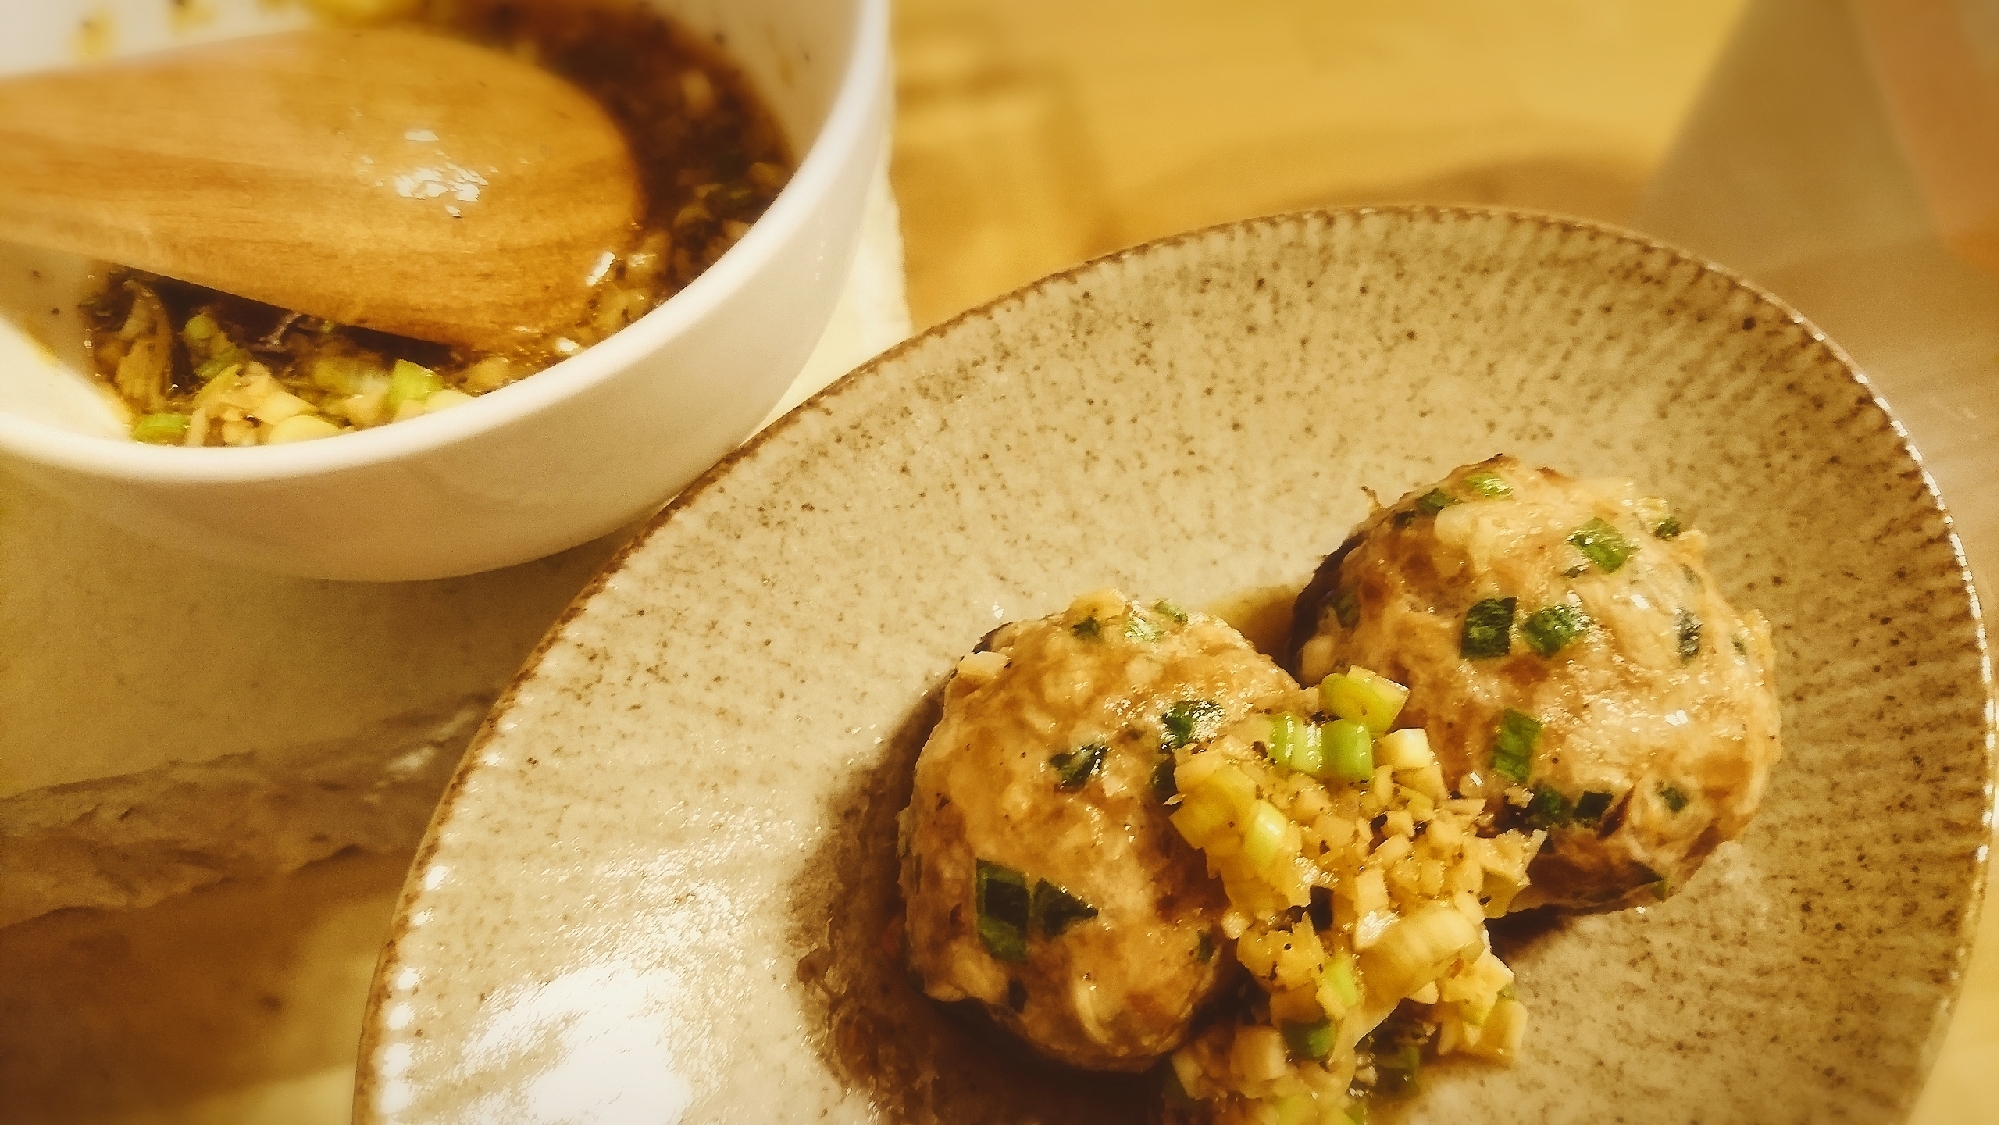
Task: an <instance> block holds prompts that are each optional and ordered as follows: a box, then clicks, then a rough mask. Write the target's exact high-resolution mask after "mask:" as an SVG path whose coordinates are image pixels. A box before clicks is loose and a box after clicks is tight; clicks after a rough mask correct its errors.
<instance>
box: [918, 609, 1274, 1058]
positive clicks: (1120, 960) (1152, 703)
mask: <svg viewBox="0 0 1999 1125" xmlns="http://www.w3.org/2000/svg"><path fill="white" fill-rule="evenodd" d="M1295 688H1296V685H1295V684H1294V683H1293V682H1292V680H1291V677H1290V676H1288V675H1286V674H1285V673H1284V671H1283V670H1282V669H1280V668H1278V667H1277V665H1276V664H1275V663H1274V662H1273V661H1271V660H1270V658H1268V657H1266V656H1264V655H1262V654H1261V653H1258V652H1257V651H1256V650H1255V649H1253V648H1251V647H1250V645H1249V643H1248V642H1247V641H1245V640H1243V638H1242V637H1241V636H1240V635H1239V634H1237V633H1236V631H1235V630H1233V629H1231V628H1229V627H1228V626H1227V625H1226V624H1223V623H1222V622H1219V621H1215V620H1213V619H1210V618H1208V617H1205V616H1203V615H1201V614H1189V613H1185V612H1183V611H1181V610H1179V609H1178V608H1176V607H1174V606H1172V605H1170V604H1168V603H1165V602H1160V603H1156V604H1155V605H1153V606H1149V607H1142V606H1140V605H1138V604H1136V603H1132V602H1128V601H1127V600H1126V599H1125V598H1124V597H1123V596H1122V595H1121V594H1118V593H1117V592H1115V591H1103V592H1100V593H1096V594H1091V595H1086V596H1084V597H1083V598H1080V599H1078V600H1077V601H1076V602H1075V603H1074V604H1072V605H1071V606H1070V607H1069V609H1068V610H1067V611H1065V612H1064V613H1061V614H1058V615H1055V616H1053V617H1048V618H1044V619H1042V620H1039V621H1031V622H1026V623H1021V624H1012V625H1006V626H1002V627H1001V628H1000V629H998V630H996V631H995V632H994V634H993V635H992V636H991V637H989V638H988V639H987V641H986V643H985V644H984V645H982V646H981V651H978V652H975V653H973V654H972V655H970V656H967V657H966V658H965V659H964V660H962V661H961V662H960V663H959V665H958V668H957V671H956V673H955V674H954V675H953V676H952V677H951V680H950V682H949V684H947V685H946V687H945V692H944V709H943V717H942V718H941V719H940V720H939V722H938V724H937V727H936V729H935V730H934V731H932V732H931V735H930V739H929V741H928V742H927V743H926V744H925V745H924V747H923V752H922V754H921V756H920V757H919V758H918V759H917V764H916V780H915V791H914V792H913V794H912V795H911V798H910V804H909V808H908V809H907V810H906V811H905V812H904V813H903V819H902V827H901V832H902V856H903V859H902V871H901V885H902V892H903V896H904V899H905V901H906V903H907V907H908V926H907V935H908V942H909V956H910V960H911V962H912V964H913V966H914V968H915V969H916V971H917V972H918V973H919V974H920V975H921V977H922V979H923V985H924V990H925V991H926V992H928V993H929V994H930V995H931V996H933V997H935V998H937V999H939V1000H960V999H964V998H967V997H969V998H972V999H975V1000H978V1001H979V1002H981V1003H982V1004H984V1005H985V1006H986V1008H987V1010H988V1011H990V1012H991V1014H992V1016H993V1018H994V1019H995V1020H997V1021H998V1022H999V1023H1000V1024H1001V1025H1003V1026H1005V1027H1007V1028H1008V1029H1010V1030H1012V1031H1013V1032H1015V1033H1016V1034H1018V1035H1019V1036H1020V1037H1021V1038H1022V1039H1023V1040H1025V1041H1026V1042H1027V1043H1029V1044H1031V1045H1032V1046H1033V1047H1035V1048H1036V1049H1037V1050H1039V1051H1040V1052H1042V1053H1043V1054H1045V1055H1048V1056H1049V1057H1051V1058H1054V1059H1057V1060H1060V1061H1062V1062H1066V1063H1070V1064H1072V1065H1075V1066H1080V1067H1087V1068H1091V1069H1098V1070H1143V1069H1145V1068H1146V1067H1148V1066H1150V1065H1151V1064H1152V1063H1153V1061H1154V1060H1155V1059H1157V1058H1158V1057H1159V1056H1160V1055H1162V1054H1164V1053H1166V1052H1168V1051H1171V1050H1172V1049H1174V1048H1175V1047H1177V1046H1178V1045H1179V1044H1180V1043H1181V1042H1182V1041H1183V1040H1184V1039H1185V1038H1186V1037H1187V1035H1188V1033H1189V1031H1190V1029H1191V1027H1192V1024H1193V1021H1194V1017H1195V1014H1196V1012H1197V1011H1198V1010H1199V1009H1200V1008H1201V1007H1202V1005H1203V1004H1204V1003H1205V1002H1207V1001H1208V1000H1209V999H1210V998H1211V997H1212V996H1214V995H1215V994H1216V992H1217V991H1218V990H1219V989H1220V988H1221V987H1222V986H1223V984H1224V983H1225V977H1224V974H1225V969H1226V967H1227V966H1230V965H1231V964H1232V963H1233V961H1232V958H1231V957H1229V956H1228V955H1227V941H1226V938H1225V937H1224V935H1223V933H1222V932H1221V928H1220V924H1219V923H1220V917H1221V915H1222V913H1223V911H1224V910H1225V909H1226V906H1227V903H1226V899H1225V897H1224V895H1223V892H1222V888H1221V885H1220V884H1219V882H1218V881H1216V880H1215V879H1213V878H1211V877H1210V876H1209V874H1208V872H1207V868H1206V865H1205V862H1204V861H1203V859H1202V858H1201V856H1200V854H1199V853H1198V852H1196V851H1195V850H1194V849H1192V848H1191V847H1189V846H1188V845H1187V844H1186V843H1185V842H1184V841H1183V840H1182V839H1181V838H1180V837H1179V835H1178V834H1177V833H1176V832H1175V831H1174V830H1173V827H1172V825H1171V824H1170V823H1169V822H1168V820H1167V811H1168V810H1167V809H1166V807H1165V805H1164V799H1165V797H1166V796H1167V795H1168V793H1165V792H1161V789H1162V788H1167V789H1168V792H1170V785H1171V778H1172V769H1171V762H1172V755H1171V751H1172V749H1174V748H1176V747H1178V746H1180V745H1184V744H1185V743H1186V742H1188V741H1190V740H1192V739H1196V738H1204V737H1210V736H1212V735H1213V734H1214V733H1215V732H1216V731H1218V730H1219V729H1221V728H1222V727H1223V726H1224V725H1226V724H1229V723H1233V722H1236V721H1238V720H1240V719H1242V718H1243V717H1244V716H1245V715H1247V714H1249V712H1250V710H1251V709H1252V707H1253V706H1254V705H1255V704H1256V701H1258V700H1259V699H1263V698H1267V697H1270V696H1274V695H1278V694H1281V693H1283V692H1285V691H1289V690H1295ZM1162 765H1163V766H1164V768H1163V769H1162Z"/></svg>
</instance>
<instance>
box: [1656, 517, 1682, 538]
mask: <svg viewBox="0 0 1999 1125" xmlns="http://www.w3.org/2000/svg"><path fill="white" fill-rule="evenodd" d="M1680 531H1681V527H1680V517H1678V516H1667V517H1666V518H1665V519H1662V520H1660V521H1659V522H1658V523H1656V524H1653V525H1652V538H1654V539H1678V538H1679V537H1680Z"/></svg>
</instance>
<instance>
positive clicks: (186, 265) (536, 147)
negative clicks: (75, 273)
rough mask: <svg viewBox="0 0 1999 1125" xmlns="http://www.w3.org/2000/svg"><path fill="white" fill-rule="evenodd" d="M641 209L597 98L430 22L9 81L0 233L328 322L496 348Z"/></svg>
mask: <svg viewBox="0 0 1999 1125" xmlns="http://www.w3.org/2000/svg"><path fill="white" fill-rule="evenodd" d="M638 214H639V187H638V177H637V174H636V171H635V170H634V168H633V165H632V158H631V154H630V152H629V150H628V149H627V147H626V145H625V142H624V139H623V138H622V137H621V136H620V134H619V133H618V130H617V128H616V126H614V125H613V124H612V122H611V120H610V119H609V118H608V117H607V116H606V115H605V114H604V112H603V110H602V109H601V108H599V107H598V105H597V104H596V103H595V102H593V101H591V100H590V98H589V97H588V96H586V95H585V94H584V93H583V92H582V91H580V90H578V89H576V88H575V87H574V86H571V85H570V84H568V83H567V82H564V81H563V80H562V79H560V78H557V77H556V76H554V75H552V74H550V73H548V72H546V71H543V70H538V69H536V68H534V67H532V66H529V65H527V64H525V63H522V62H519V61H516V60H514V59H512V58H509V57H507V56H505V55H502V54H498V53H496V52H493V51H489V50H486V49H484V48H481V47H476V46H473V45H471V44H467V43H462V42H457V41H454V40H450V39H445V38H442V37H439V36H435V35H426V34H421V33H418V32H412V31H400V30H338V31H335V30H322V31H302V32H292V33H286V34H279V35H267V36H258V37H254V38H247V39H234V40H225V41H222V42H218V43H214V44H210V45H205V46H199V47H190V48H185V49H180V50H175V51H170V52H166V53H162V54H157V55H148V56H144V57H138V58H133V59H131V60H128V61H122V62H114V63H109V64H105V65H101V66H94V67H89V68H86V69H81V70H72V71H62V72H55V73H46V74H34V75H28V76H24V77H18V78H10V79H6V80H4V81H0V239H9V240H13V241H19V242H26V243H32V244H34V245H37V246H43V247H49V248H53V249H58V250H65V251H70V252H73V253H77V254H82V255H86V256H89V257H93V258H102V259H105V260H108V261H112V262H118V263H122V264H125V265H130V266H136V267H138V268H140V269H144V270H150V271H152V272H154V273H161V274H166V275H168V276H170V277H176V278H180V279H182V280H184V281H192V282H196V283H198V284H201V285H206V286H209V287H211V288H215V289H220V290H224V291H226V292H230V293H236V294H240V295H242V296H245V297H250V298H253V299H255V300H259V301H264V302H268V303H270V304H273V305H278V306H281V307H283V308H288V309H298V310H301V311H303V312H307V313H311V314H314V315H316V316H322V317H326V318H327V319H329V320H334V321H338V322H340V323H343V324H354V325H361V326H365V327H368V328H378V329H382V330H384V331H388V332H396V333H401V334H403V335H407V336H415V337H418V338H420V339H426V340H436V341H439V342H442V343H448V344H465V345H470V346H473V347H481V348H497V347H504V346H505V345H507V344H508V343H510V342H518V341H520V340H521V339H523V338H524V337H525V336H526V335H528V334H530V333H533V332H536V331H539V330H543V329H549V328H559V327H562V326H564V325H566V324H570V323H574V322H575V320H576V319H577V318H578V317H579V316H580V315H581V313H582V311H583V309H584V306H585V304H586V302H587V301H588V299H589V292H588V288H589V284H590V283H591V281H592V280H593V274H596V273H599V272H600V271H601V269H602V266H603V264H604V263H605V262H606V261H607V259H605V258H604V255H605V254H606V253H607V252H609V253H615V252H618V251H621V250H622V249H624V247H625V245H626V243H627V242H628V241H629V240H630V238H631V236H632V232H633V230H634V229H635V222H636V220H637V217H638Z"/></svg>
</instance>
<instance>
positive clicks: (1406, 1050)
mask: <svg viewBox="0 0 1999 1125" xmlns="http://www.w3.org/2000/svg"><path fill="white" fill-rule="evenodd" d="M1422 1072H1423V1049H1422V1048H1421V1047H1420V1046H1418V1045H1417V1044H1415V1043H1404V1044H1402V1045H1401V1046H1399V1047H1397V1048H1396V1049H1395V1050H1394V1051H1392V1052H1390V1053H1386V1054H1376V1055H1375V1056H1374V1074H1375V1078H1374V1089H1375V1092H1376V1093H1380V1094H1387V1095H1389V1096H1390V1097H1401V1096H1405V1095H1409V1094H1414V1093H1415V1092H1416V1090H1417V1089H1418V1087H1419V1084H1418V1082H1417V1078H1418V1077H1419V1076H1421V1074H1422Z"/></svg>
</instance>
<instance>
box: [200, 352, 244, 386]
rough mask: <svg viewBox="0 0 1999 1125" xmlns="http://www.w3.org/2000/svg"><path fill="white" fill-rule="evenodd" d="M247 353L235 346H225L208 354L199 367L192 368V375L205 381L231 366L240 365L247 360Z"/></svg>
mask: <svg viewBox="0 0 1999 1125" xmlns="http://www.w3.org/2000/svg"><path fill="white" fill-rule="evenodd" d="M249 358H250V357H249V355H248V354H247V353H245V352H241V351H238V350H236V349H235V348H233V347H232V348H227V349H224V350H223V351H220V352H217V353H216V354H214V355H212V356H210V357H209V358H208V360H207V361H206V362H204V363H203V364H202V365H201V366H200V367H197V368H195V369H194V377H195V378H197V379H199V380H201V381H202V382H204V383H206V382H208V381H210V380H212V379H214V378H215V377H216V376H217V375H220V374H222V373H223V372H225V371H227V370H229V369H230V368H232V367H241V366H243V364H244V363H245V362H247V361H248V360H249Z"/></svg>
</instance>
